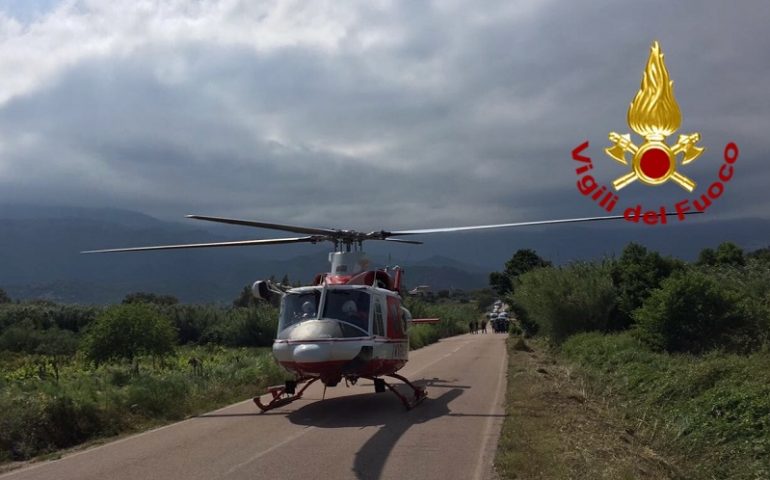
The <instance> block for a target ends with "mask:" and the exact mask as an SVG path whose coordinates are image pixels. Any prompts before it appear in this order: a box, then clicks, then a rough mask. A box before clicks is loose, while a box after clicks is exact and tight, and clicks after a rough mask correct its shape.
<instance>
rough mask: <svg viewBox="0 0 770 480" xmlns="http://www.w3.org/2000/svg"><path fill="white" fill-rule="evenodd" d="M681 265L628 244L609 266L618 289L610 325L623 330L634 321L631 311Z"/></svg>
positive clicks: (639, 246) (639, 305)
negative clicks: (615, 306)
mask: <svg viewBox="0 0 770 480" xmlns="http://www.w3.org/2000/svg"><path fill="white" fill-rule="evenodd" d="M682 268H684V264H683V263H682V262H680V261H678V260H674V259H671V258H665V257H662V256H661V255H660V254H659V253H658V252H650V251H648V250H647V249H646V248H645V247H643V246H641V245H639V244H636V243H629V244H628V245H626V247H625V248H624V249H623V253H622V254H621V256H620V258H619V259H618V260H617V261H616V262H614V263H613V265H612V282H613V284H614V285H615V290H616V291H617V298H618V305H617V311H616V312H615V314H614V315H613V317H614V321H613V328H614V329H617V330H622V329H626V328H628V327H629V326H630V325H631V322H632V320H633V317H632V313H633V311H634V310H636V309H637V308H639V307H641V306H642V303H644V300H645V299H647V297H649V296H650V293H651V292H652V291H653V290H654V289H656V288H658V287H659V286H660V283H661V282H662V281H663V280H664V279H665V278H667V277H668V276H670V275H671V273H673V272H674V271H677V270H681V269H682Z"/></svg>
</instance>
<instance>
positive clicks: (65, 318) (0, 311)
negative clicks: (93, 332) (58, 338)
mask: <svg viewBox="0 0 770 480" xmlns="http://www.w3.org/2000/svg"><path fill="white" fill-rule="evenodd" d="M99 311H101V309H100V308H99V307H91V306H82V305H56V304H50V303H19V304H15V303H14V304H2V305H0V332H2V331H3V330H4V329H6V328H9V327H11V326H14V325H18V324H21V323H24V324H25V325H24V328H35V329H38V330H45V329H48V328H52V327H57V328H60V329H62V330H70V331H73V332H76V333H77V332H79V331H80V330H82V329H83V328H85V327H86V326H87V325H89V324H90V323H91V322H92V321H93V320H94V319H95V318H96V315H97V314H98V313H99Z"/></svg>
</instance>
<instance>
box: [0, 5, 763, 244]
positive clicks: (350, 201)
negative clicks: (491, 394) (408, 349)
mask: <svg viewBox="0 0 770 480" xmlns="http://www.w3.org/2000/svg"><path fill="white" fill-rule="evenodd" d="M769 26H770V2H767V1H766V0H756V1H740V2H724V1H701V2H669V1H660V2H639V1H633V2H618V1H609V0H607V1H591V2H575V1H561V2H560V1H544V0H534V1H519V2H512V1H510V0H500V1H477V2H455V1H447V2H418V1H403V2H390V1H378V2H375V1H366V2H360V1H350V2H348V1H340V0H335V1H329V2H321V1H313V2H307V1H304V2H303V1H297V2H294V1H272V2H257V1H253V0H221V1H214V0H211V1H209V0H198V1H192V0H188V1H174V0H165V1H149V0H109V1H107V0H104V1H95V0H83V1H54V0H36V1H30V0H17V1H11V0H0V202H23V203H37V204H63V205H74V206H96V207H101V206H107V207H120V208H126V209H131V210H138V211H142V212H144V213H147V214H150V215H153V216H156V217H159V218H165V219H174V218H178V217H181V216H182V215H184V214H188V213H198V214H212V215H225V216H237V217H245V218H253V219H262V220H272V221H281V222H285V223H302V224H309V225H317V226H332V227H352V228H361V229H365V228H391V229H397V228H411V227H420V226H423V227H430V226H451V225H469V224H479V223H489V222H509V221H518V220H532V219H540V218H563V217H569V216H589V215H599V214H601V213H602V210H600V209H599V208H598V207H597V206H595V205H594V204H593V203H592V202H590V201H589V200H587V199H585V198H583V197H582V196H580V195H579V194H578V192H577V189H576V188H575V181H576V175H575V173H574V168H575V165H574V162H572V160H571V159H570V151H571V150H572V149H573V148H574V147H575V146H577V145H578V144H580V143H581V142H583V141H584V140H589V141H590V142H591V146H590V148H589V150H588V152H587V153H588V154H589V155H590V156H591V157H592V158H593V160H594V163H595V172H596V176H597V178H598V179H599V180H600V181H601V182H603V183H607V184H609V183H610V182H611V181H612V180H613V179H614V178H616V177H619V176H620V175H623V174H624V173H626V172H627V171H628V170H625V169H624V168H623V167H622V166H621V165H619V164H617V163H615V162H614V161H612V160H611V159H609V158H608V157H606V156H605V155H604V154H603V152H602V149H603V147H604V146H606V145H607V133H608V132H610V131H618V132H620V133H625V132H628V131H629V129H628V126H627V125H626V110H627V108H628V103H629V102H630V101H631V99H632V98H633V97H634V95H635V94H636V91H637V90H638V88H639V83H640V79H641V74H642V71H643V69H644V66H645V63H646V61H647V57H648V55H649V48H650V44H651V43H652V41H653V40H659V41H660V42H661V46H662V50H663V52H664V54H665V59H666V65H667V67H668V70H669V72H670V74H671V78H672V80H673V81H674V94H675V98H676V100H677V101H678V103H679V105H680V108H681V111H682V117H683V121H682V126H681V128H680V130H679V131H678V132H677V134H675V135H678V134H680V133H688V132H693V131H697V132H700V133H701V135H702V140H701V144H702V145H703V146H706V147H707V149H708V150H707V152H706V153H705V154H704V155H703V156H702V157H701V158H699V159H698V160H697V161H695V162H694V163H692V164H690V165H687V166H683V167H680V169H679V171H680V172H681V173H683V174H685V175H687V176H689V177H691V178H692V179H694V180H695V181H697V182H698V183H699V188H698V190H697V192H696V193H703V192H704V191H705V188H706V187H707V186H708V184H709V183H710V182H711V181H712V180H713V179H714V178H715V177H716V172H717V169H718V168H719V165H720V163H721V161H722V160H721V157H722V149H723V147H724V145H725V144H726V143H727V142H729V141H731V140H734V141H736V142H737V143H738V145H739V147H740V149H741V156H740V159H739V162H738V164H737V165H736V174H735V178H734V180H733V181H732V182H731V183H730V184H729V185H728V186H727V188H726V192H725V194H724V196H723V197H722V198H720V199H719V201H718V202H716V203H715V204H714V206H712V207H711V209H710V210H709V212H708V213H709V215H711V216H713V217H714V218H718V217H740V216H755V217H762V218H770V194H768V185H770V173H769V171H768V159H767V153H768V152H769V151H770V149H769V148H768V147H769V146H770V115H769V113H770V93H769V92H768V88H769V87H768V86H770V75H769V73H770V29H769ZM672 137H675V136H672ZM635 140H636V142H637V143H641V139H639V138H638V137H636V138H635ZM672 141H673V138H669V143H672ZM621 198H622V201H621V203H623V204H633V203H634V202H636V201H639V200H641V201H643V202H645V203H646V204H648V205H650V206H655V207H657V206H659V205H662V204H670V205H673V203H674V202H675V201H678V200H681V199H683V198H692V196H691V195H688V194H687V193H686V192H685V191H684V190H682V189H681V188H679V187H678V186H676V185H674V184H669V185H664V186H662V187H656V188H651V187H646V186H644V185H641V184H635V185H632V186H630V187H628V188H626V189H625V190H623V191H622V192H621Z"/></svg>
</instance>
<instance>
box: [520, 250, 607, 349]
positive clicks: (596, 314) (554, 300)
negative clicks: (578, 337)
mask: <svg viewBox="0 0 770 480" xmlns="http://www.w3.org/2000/svg"><path fill="white" fill-rule="evenodd" d="M511 303H513V304H516V305H518V306H520V307H522V308H523V309H524V310H525V311H526V318H528V320H529V321H532V322H535V323H536V324H537V325H538V328H539V331H540V332H541V333H544V334H545V335H547V336H549V337H550V338H551V339H552V340H553V341H555V342H556V343H560V342H562V341H564V340H565V339H566V338H567V337H569V336H570V335H573V334H575V333H578V332H587V331H592V330H602V331H606V330H607V329H608V328H609V327H610V321H611V316H612V312H613V310H614V308H615V303H616V297H615V290H614V288H613V284H612V278H611V277H610V266H609V264H607V263H602V264H589V263H575V264H572V265H569V266H567V267H559V268H552V267H549V268H540V269H537V270H533V271H531V272H528V273H525V274H523V275H521V276H519V283H518V285H517V286H516V287H515V291H514V294H513V296H512V299H511Z"/></svg>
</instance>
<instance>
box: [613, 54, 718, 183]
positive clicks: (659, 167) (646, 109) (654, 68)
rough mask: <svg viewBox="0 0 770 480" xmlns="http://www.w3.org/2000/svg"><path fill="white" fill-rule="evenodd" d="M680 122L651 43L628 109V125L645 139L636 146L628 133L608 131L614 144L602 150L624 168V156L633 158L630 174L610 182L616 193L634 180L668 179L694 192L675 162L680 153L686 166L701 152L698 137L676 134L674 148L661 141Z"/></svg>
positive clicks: (665, 74) (660, 56) (660, 60)
mask: <svg viewBox="0 0 770 480" xmlns="http://www.w3.org/2000/svg"><path fill="white" fill-rule="evenodd" d="M681 123H682V114H681V113H680V111H679V105H677V103H676V99H674V82H673V81H672V80H669V77H668V70H666V65H665V64H664V63H663V54H662V53H661V51H660V45H659V44H658V42H654V43H653V44H652V47H651V48H650V58H649V60H647V68H645V70H644V74H643V75H642V85H641V87H640V88H639V91H638V92H637V93H636V96H635V97H634V100H633V101H632V102H631V105H629V107H628V126H629V127H631V130H633V131H635V132H636V133H638V134H639V135H641V136H643V137H644V139H645V140H644V143H643V144H642V145H641V146H640V147H637V146H636V145H634V143H633V142H632V141H631V135H630V134H628V133H626V134H624V135H619V134H617V133H615V132H610V135H609V138H610V141H611V142H613V143H614V145H612V146H611V147H608V148H605V149H604V151H605V152H606V153H607V155H609V156H610V157H612V158H613V159H615V160H616V161H618V162H620V163H622V164H623V165H628V161H627V160H626V153H630V154H631V155H633V158H632V160H631V169H632V170H631V172H630V173H627V174H626V175H623V176H622V177H619V178H618V179H616V180H615V181H613V182H612V184H613V185H614V187H615V190H620V189H621V188H623V187H625V186H627V185H629V184H630V183H631V182H633V181H634V180H639V181H641V182H642V183H645V184H647V185H660V184H662V183H665V182H667V181H668V180H669V179H671V180H673V181H674V182H676V183H677V184H678V185H679V186H680V187H682V188H684V189H685V190H687V191H688V192H692V191H693V190H695V182H693V181H692V180H690V179H689V178H687V177H685V176H684V175H682V174H681V173H679V172H677V171H676V163H677V156H678V155H679V154H680V153H681V154H682V158H681V164H682V165H687V164H688V163H690V162H692V161H693V160H695V159H696V158H698V157H699V156H700V154H701V153H703V150H704V148H702V147H698V146H696V144H697V143H698V141H699V140H700V134H699V133H691V134H687V135H679V140H678V141H677V143H676V145H674V146H673V147H669V146H668V145H666V143H665V142H664V140H665V139H666V137H667V136H669V135H671V134H672V133H674V132H675V131H676V130H677V129H678V128H679V126H680V124H681Z"/></svg>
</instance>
